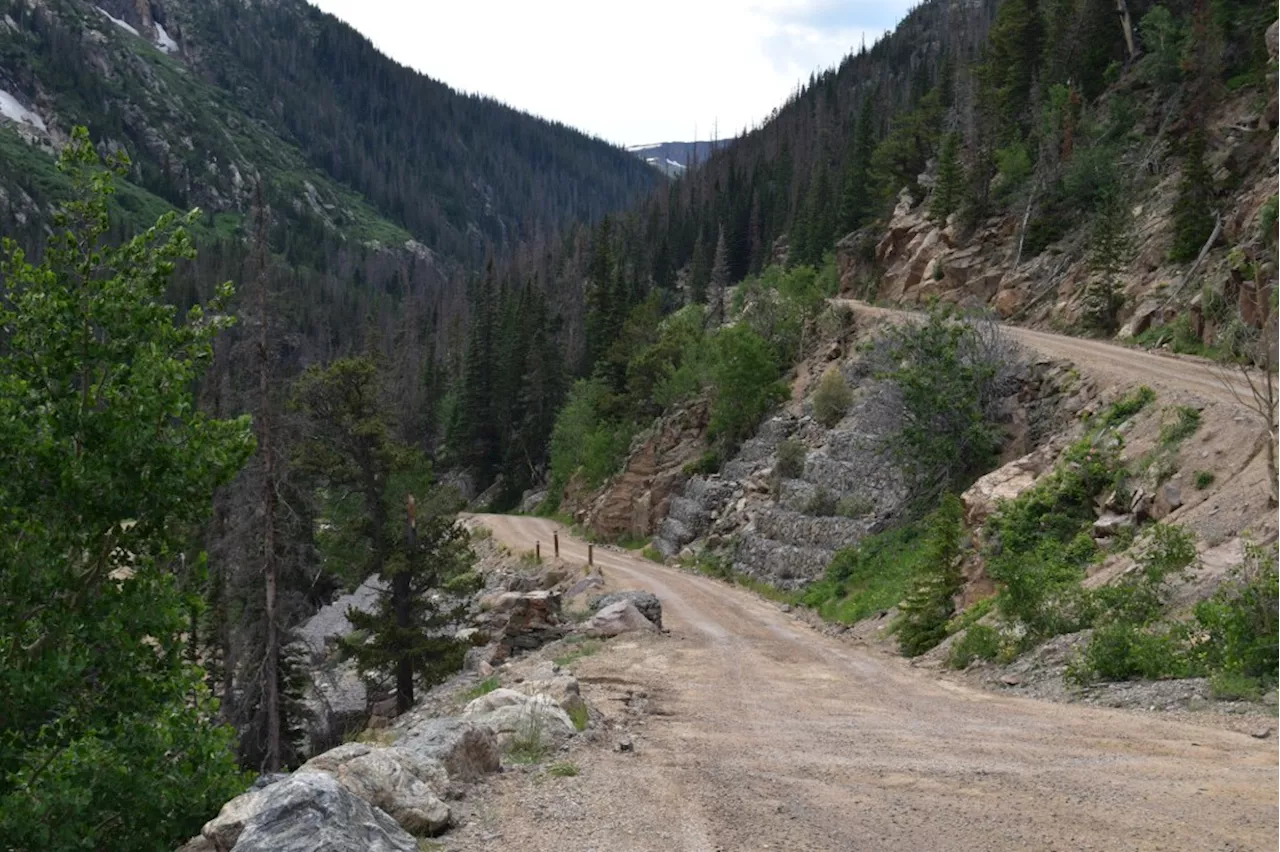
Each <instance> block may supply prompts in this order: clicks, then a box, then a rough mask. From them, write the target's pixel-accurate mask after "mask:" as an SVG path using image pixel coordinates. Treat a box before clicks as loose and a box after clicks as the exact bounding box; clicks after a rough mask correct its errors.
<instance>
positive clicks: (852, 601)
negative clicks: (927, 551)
mask: <svg viewBox="0 0 1280 852" xmlns="http://www.w3.org/2000/svg"><path fill="white" fill-rule="evenodd" d="M926 526H927V520H926V521H919V522H917V523H913V524H908V525H907V526H903V527H899V528H897V529H894V530H888V531H886V532H882V533H877V534H876V535H872V536H867V537H866V538H864V539H862V540H861V541H860V542H858V543H857V544H856V545H854V546H853V547H847V548H844V549H843V550H840V551H837V553H836V555H835V556H834V557H833V558H832V560H831V564H830V565H829V566H827V571H826V574H825V575H824V576H823V578H822V579H821V580H819V581H818V582H816V583H813V584H811V585H810V586H809V587H808V588H807V589H805V591H804V593H803V595H802V597H801V602H803V603H804V604H805V605H806V606H810V607H813V608H814V609H816V610H817V611H818V614H819V615H821V616H822V617H823V618H825V619H827V620H828V621H838V622H840V623H842V624H853V623H854V622H857V621H861V620H862V619H864V618H866V617H867V616H870V615H874V614H876V613H877V612H882V611H884V610H887V609H889V608H891V607H893V606H896V605H897V604H898V602H899V601H901V600H902V599H903V598H905V597H906V596H907V595H908V594H909V593H910V592H911V589H912V587H913V586H914V585H915V581H916V578H917V577H918V575H919V566H920V563H921V561H922V554H923V549H924V548H923V545H924V536H923V535H922V532H923V531H924V529H925V528H926Z"/></svg>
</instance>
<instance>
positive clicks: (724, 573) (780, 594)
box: [682, 552, 803, 605]
mask: <svg viewBox="0 0 1280 852" xmlns="http://www.w3.org/2000/svg"><path fill="white" fill-rule="evenodd" d="M682 564H683V565H684V567H686V568H692V569H693V570H694V571H697V572H698V573H699V574H702V575H703V576H706V577H714V578H715V579H717V580H725V581H726V582H729V583H733V584H734V585H736V586H741V587H742V588H744V589H750V590H751V591H753V592H755V593H756V594H757V595H760V597H762V598H768V599H769V600H771V601H776V602H777V603H784V604H791V605H795V604H798V603H800V602H801V598H802V597H803V595H802V594H801V593H799V592H790V591H787V590H786V589H780V588H778V587H777V586H775V585H773V584H772V583H766V582H765V581H763V580H757V579H756V578H755V577H752V576H750V575H748V574H740V573H738V572H737V571H734V570H733V559H732V558H731V557H730V556H728V555H727V554H710V553H705V552H704V553H701V554H699V555H698V556H697V557H696V558H695V559H694V560H693V561H692V562H689V561H687V560H686V561H685V562H683V563H682Z"/></svg>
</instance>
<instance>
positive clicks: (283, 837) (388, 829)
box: [235, 772, 418, 852]
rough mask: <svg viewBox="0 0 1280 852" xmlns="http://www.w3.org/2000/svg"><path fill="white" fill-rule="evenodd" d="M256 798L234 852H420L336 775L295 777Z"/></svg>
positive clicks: (387, 817) (302, 775) (307, 773)
mask: <svg viewBox="0 0 1280 852" xmlns="http://www.w3.org/2000/svg"><path fill="white" fill-rule="evenodd" d="M255 795H257V796H258V797H259V799H258V801H257V803H256V812H255V813H254V814H253V816H252V817H251V818H250V819H249V820H248V822H247V823H246V824H245V826H244V831H243V832H241V834H240V837H239V840H237V841H236V845H235V852H317V850H324V852H418V841H417V840H415V839H414V838H413V836H412V835H410V834H409V833H408V832H406V831H405V830H404V829H403V828H401V827H400V826H398V825H396V822H395V820H393V819H392V818H391V817H389V816H387V815H386V814H385V813H383V812H382V811H381V810H379V809H378V808H376V807H374V806H373V805H370V804H369V803H368V802H366V801H364V800H363V799H361V798H359V797H358V796H355V795H353V794H352V793H350V792H348V791H347V790H346V789H344V788H343V787H342V785H341V784H339V783H338V781H337V780H336V779H335V778H333V776H331V775H328V774H325V773H321V772H299V773H295V774H294V775H292V776H290V777H289V778H288V780H286V781H281V782H280V783H279V784H273V785H271V786H270V787H268V788H267V789H265V790H262V791H261V792H259V793H257V794H255Z"/></svg>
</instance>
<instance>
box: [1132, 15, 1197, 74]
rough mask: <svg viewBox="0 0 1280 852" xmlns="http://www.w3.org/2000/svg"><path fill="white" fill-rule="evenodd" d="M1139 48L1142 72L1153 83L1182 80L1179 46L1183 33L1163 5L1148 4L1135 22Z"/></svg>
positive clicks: (1181, 45) (1180, 45)
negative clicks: (1143, 54)
mask: <svg viewBox="0 0 1280 852" xmlns="http://www.w3.org/2000/svg"><path fill="white" fill-rule="evenodd" d="M1138 33H1139V34H1140V36H1141V38H1142V48H1143V51H1144V52H1145V53H1146V56H1145V57H1143V59H1142V63H1141V66H1140V67H1141V69H1142V74H1143V76H1145V77H1146V78H1147V79H1148V80H1150V81H1151V82H1153V83H1161V84H1172V83H1177V82H1178V81H1179V80H1180V79H1182V49H1183V43H1184V41H1185V39H1186V35H1185V33H1184V32H1183V28H1182V26H1181V25H1180V24H1179V23H1178V20H1177V18H1175V17H1174V15H1173V13H1172V12H1170V11H1169V10H1168V8H1166V7H1165V6H1152V7H1151V11H1149V12H1147V14H1145V15H1143V16H1142V20H1141V21H1140V22H1139V23H1138Z"/></svg>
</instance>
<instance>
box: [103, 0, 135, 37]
mask: <svg viewBox="0 0 1280 852" xmlns="http://www.w3.org/2000/svg"><path fill="white" fill-rule="evenodd" d="M93 8H95V9H97V10H98V11H99V12H101V13H102V14H104V15H106V16H107V17H108V18H109V19H110V20H111V23H113V24H115V25H116V26H117V27H119V28H120V29H122V30H125V31H127V32H131V33H133V34H134V35H141V33H139V32H138V30H137V29H136V28H135V27H134V26H133V24H131V23H129V22H128V21H122V20H120V19H119V18H117V17H115V16H113V15H112V14H111V13H110V12H108V11H107V10H106V9H104V8H102V7H101V6H94V7H93Z"/></svg>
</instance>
